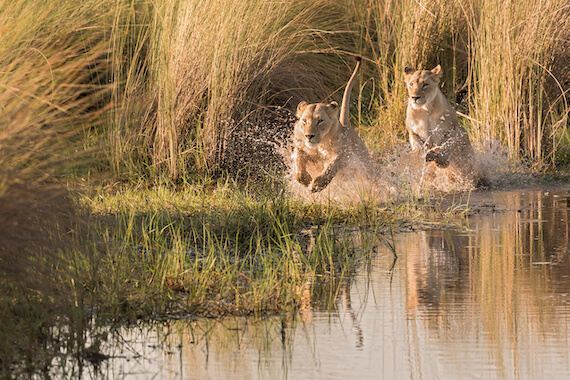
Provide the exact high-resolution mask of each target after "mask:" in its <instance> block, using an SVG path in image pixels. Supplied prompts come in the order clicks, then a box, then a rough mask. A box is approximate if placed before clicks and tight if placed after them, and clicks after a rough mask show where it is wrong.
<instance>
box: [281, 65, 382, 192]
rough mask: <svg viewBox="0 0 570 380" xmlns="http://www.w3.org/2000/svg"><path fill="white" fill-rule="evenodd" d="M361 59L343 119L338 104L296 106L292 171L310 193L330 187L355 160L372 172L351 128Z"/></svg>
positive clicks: (343, 107)
mask: <svg viewBox="0 0 570 380" xmlns="http://www.w3.org/2000/svg"><path fill="white" fill-rule="evenodd" d="M361 60H362V58H360V57H357V58H356V61H357V63H356V68H355V69H354V72H353V73H352V76H351V77H350V80H349V81H348V83H347V85H346V88H345V91H344V96H343V98H342V105H341V107H340V116H339V108H338V103H337V102H331V103H328V104H326V103H313V104H309V103H307V102H305V101H302V102H301V103H299V105H298V106H297V118H298V119H299V120H298V121H297V122H296V123H295V126H294V131H293V137H292V139H293V148H294V151H293V164H294V168H293V171H294V176H295V179H296V180H297V181H298V182H299V183H301V184H302V185H303V186H306V187H308V188H309V190H310V191H311V192H318V191H321V190H323V189H324V188H325V187H327V185H328V184H329V183H330V182H331V180H332V179H333V178H334V176H335V175H336V174H337V173H338V171H339V170H340V169H343V168H345V167H346V166H347V164H348V163H349V162H350V161H351V160H353V159H356V160H359V161H360V163H361V164H363V165H364V168H365V169H366V170H367V171H369V170H371V169H370V168H371V160H370V155H369V154H368V150H367V149H366V146H365V145H364V143H363V142H362V140H361V139H360V137H358V134H357V133H356V131H354V129H352V128H351V127H350V125H349V112H348V108H349V102H350V92H351V90H352V87H353V85H354V82H355V80H356V74H357V73H358V70H359V69H360V64H361ZM309 172H311V173H312V175H311V174H310V173H309Z"/></svg>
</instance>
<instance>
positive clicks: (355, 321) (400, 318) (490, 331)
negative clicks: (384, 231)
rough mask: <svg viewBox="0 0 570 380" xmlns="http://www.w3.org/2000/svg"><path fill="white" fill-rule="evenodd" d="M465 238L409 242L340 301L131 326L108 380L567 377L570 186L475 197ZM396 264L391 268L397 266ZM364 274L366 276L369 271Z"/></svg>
mask: <svg viewBox="0 0 570 380" xmlns="http://www.w3.org/2000/svg"><path fill="white" fill-rule="evenodd" d="M470 204H471V206H472V207H474V208H475V209H476V210H479V211H480V212H478V213H476V214H474V215H472V216H471V217H470V218H469V220H468V222H467V228H466V229H465V230H463V231H459V232H458V231H446V230H429V231H421V232H409V233H402V234H398V235H396V236H395V237H394V241H393V245H394V247H395V250H396V253H397V254H398V259H397V260H396V262H395V264H394V259H393V254H392V252H391V251H390V250H389V249H388V248H387V247H385V246H380V247H378V248H377V251H376V252H375V253H374V254H373V256H372V262H371V263H370V266H363V268H362V269H363V270H362V273H358V274H357V275H356V276H355V278H354V279H353V280H352V281H350V282H346V283H344V285H343V286H341V288H340V291H339V294H338V296H337V298H336V301H334V302H333V303H332V304H328V306H327V304H326V303H322V302H319V299H313V302H314V303H313V307H312V308H307V309H306V310H304V311H302V312H301V313H300V314H299V315H296V316H275V317H267V318H230V319H224V320H222V321H214V320H207V319H197V320H178V321H166V322H164V323H157V324H155V325H153V326H142V327H137V328H130V329H122V330H119V331H117V333H116V334H115V335H114V339H111V341H110V342H109V345H108V346H107V347H105V350H104V352H105V353H106V354H108V355H111V356H112V358H111V359H109V360H106V361H104V362H103V363H102V364H101V366H100V368H98V369H97V370H96V369H94V368H91V369H88V370H87V371H88V372H89V373H90V377H93V378H110V379H159V378H160V379H275V378H280V379H349V378H351V379H355V378H358V379H470V378H474V379H567V378H570V342H569V339H570V334H569V327H570V305H569V304H570V296H569V293H570V259H569V254H570V224H569V219H570V190H554V191H544V190H536V191H534V190H532V191H528V190H525V191H496V192H491V193H490V192H485V193H474V194H471V195H470ZM393 264H394V266H393V268H392V265H393ZM365 269H367V270H365Z"/></svg>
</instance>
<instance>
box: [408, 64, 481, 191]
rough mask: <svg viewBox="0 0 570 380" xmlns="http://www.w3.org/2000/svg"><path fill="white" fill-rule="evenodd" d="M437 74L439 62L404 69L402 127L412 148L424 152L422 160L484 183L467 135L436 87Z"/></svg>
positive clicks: (478, 182) (439, 78) (475, 181)
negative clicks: (405, 104)
mask: <svg viewBox="0 0 570 380" xmlns="http://www.w3.org/2000/svg"><path fill="white" fill-rule="evenodd" d="M441 75H442V72H441V66H440V65H437V66H436V67H435V68H434V69H432V70H418V71H416V70H414V69H412V68H409V67H406V68H405V69H404V77H405V81H406V85H407V89H408V108H407V112H406V128H407V130H408V132H409V135H410V144H411V145H412V149H413V150H414V151H419V152H421V153H423V154H425V160H426V162H431V161H433V162H435V164H436V165H437V166H438V167H440V168H449V170H452V171H454V172H455V173H457V174H458V175H459V176H460V177H462V178H463V179H465V180H468V181H471V182H472V183H473V184H474V185H476V186H478V185H482V184H485V182H486V180H485V178H484V175H483V173H482V172H481V170H480V169H479V168H478V167H477V164H476V160H475V155H474V152H473V148H472V146H471V142H470V141H469V135H468V134H467V131H466V130H465V129H464V128H463V127H462V126H461V125H459V121H458V119H457V113H456V112H455V109H454V108H453V107H452V106H451V104H450V103H449V101H448V100H447V98H446V97H445V95H444V94H443V92H441V90H440V88H439V84H440V81H441Z"/></svg>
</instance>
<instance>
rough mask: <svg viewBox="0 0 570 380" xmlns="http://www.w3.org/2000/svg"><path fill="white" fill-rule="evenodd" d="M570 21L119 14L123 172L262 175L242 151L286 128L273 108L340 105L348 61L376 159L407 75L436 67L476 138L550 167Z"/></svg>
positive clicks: (471, 12) (400, 131)
mask: <svg viewBox="0 0 570 380" xmlns="http://www.w3.org/2000/svg"><path fill="white" fill-rule="evenodd" d="M230 9H231V11H229V10H230ZM541 15H549V16H548V17H543V16H541ZM569 18H570V16H569V11H568V7H567V5H566V4H565V2H564V1H562V0H551V1H541V2H540V3H539V4H538V6H536V5H535V4H534V3H532V2H529V1H524V2H513V3H504V2H500V1H478V0H470V1H468V2H459V1H440V0H430V1H422V2H417V1H415V0H368V1H366V2H355V1H352V0H345V1H342V2H340V3H339V2H330V1H327V0H320V1H317V2H304V1H295V2H285V3H266V2H260V1H258V0H248V1H240V2H237V3H235V4H234V3H233V2H231V1H229V0H228V1H216V2H213V3H212V2H209V3H208V4H205V3H203V2H193V1H174V2H161V1H159V2H152V3H150V2H146V1H144V0H138V1H133V2H130V3H128V4H126V3H125V4H124V3H119V5H117V8H116V16H115V23H114V27H113V29H112V32H111V37H112V40H113V52H114V53H113V54H114V55H113V57H114V58H113V60H112V63H113V65H114V84H115V86H114V89H115V99H116V103H117V104H120V105H121V106H118V107H117V108H116V109H115V112H114V118H113V120H112V121H111V127H110V136H111V142H112V144H111V152H112V157H113V162H114V166H115V168H116V169H118V170H119V171H121V170H122V171H126V172H132V171H134V172H137V173H139V174H141V173H150V175H151V176H160V175H161V173H162V174H163V175H166V176H168V177H179V176H184V175H186V174H188V173H192V172H196V171H202V172H203V171H211V172H219V171H224V170H230V171H233V172H235V171H237V170H239V168H240V167H243V166H247V165H252V164H253V165H254V164H255V163H254V162H252V161H253V160H250V161H248V160H247V158H248V157H247V156H248V155H251V151H249V152H248V151H247V150H244V149H243V146H241V145H243V144H246V145H248V144H251V145H255V148H259V147H258V146H257V145H256V144H258V143H259V142H256V141H255V138H250V139H249V140H248V139H247V138H245V140H244V137H243V136H244V134H245V135H248V133H249V134H250V136H249V137H251V135H254V134H259V133H260V130H261V131H263V132H262V139H265V140H267V139H269V140H271V138H272V137H273V135H277V134H280V133H281V132H282V130H283V129H285V130H286V131H288V130H290V127H291V125H290V124H287V123H280V124H279V123H277V124H275V123H271V122H269V121H268V120H271V118H270V119H267V118H266V117H264V116H266V115H267V111H268V110H270V109H272V108H273V107H281V106H284V107H286V108H287V109H289V110H293V109H294V108H295V106H296V104H297V102H298V101H299V100H301V99H305V100H309V101H318V100H325V99H327V98H330V97H331V96H332V97H333V98H335V97H336V98H339V97H340V91H338V90H339V89H341V88H342V85H343V83H344V82H345V81H346V77H347V74H348V73H349V72H350V65H347V64H345V63H343V62H342V60H345V61H346V60H347V58H349V56H350V55H351V54H361V55H364V57H365V58H366V59H367V60H368V62H369V64H368V65H367V68H366V70H365V71H364V74H363V76H362V79H364V82H363V87H362V88H361V92H360V97H359V99H358V101H359V102H358V114H359V116H360V118H359V120H360V121H361V122H363V123H364V124H365V125H369V126H370V127H369V128H368V129H369V131H367V132H368V133H369V134H370V135H371V136H372V137H375V138H376V140H378V138H380V139H381V140H382V143H381V144H379V147H380V149H385V148H387V147H391V146H394V145H396V144H399V143H400V141H401V140H402V138H403V137H404V136H405V131H404V128H403V119H404V113H405V98H406V94H405V88H404V84H403V80H402V74H401V73H402V69H403V67H405V66H406V65H411V66H415V67H417V68H431V67H433V66H435V65H436V64H438V63H441V64H442V65H443V67H444V69H445V81H444V89H445V91H446V93H447V94H448V96H449V98H450V100H452V102H454V101H455V100H456V95H457V98H458V99H459V98H463V99H464V100H463V103H461V104H460V108H461V111H462V112H463V113H464V114H466V115H467V118H465V119H464V123H465V124H466V125H467V126H469V127H470V128H469V129H470V133H471V135H472V137H473V138H474V139H476V140H480V141H488V140H498V141H499V142H500V143H502V144H503V145H504V146H505V147H506V148H507V149H508V151H509V152H510V155H511V156H512V157H513V158H517V159H520V158H528V159H529V160H531V162H532V163H533V164H538V166H544V164H551V163H553V159H554V157H555V155H554V153H555V151H556V149H557V148H559V147H560V145H561V144H563V141H564V140H563V139H562V137H563V135H564V133H565V130H566V127H567V114H568V104H567V101H566V98H567V90H568V82H565V79H564V78H560V76H561V75H563V73H564V69H563V67H562V66H563V63H562V62H564V59H562V60H561V59H557V57H564V56H566V55H567V52H566V51H565V50H564V46H565V45H564V44H563V41H564V40H565V39H567V38H568V33H569V32H568V28H567V25H568V20H569ZM339 58H340V59H339ZM348 62H349V60H348ZM260 124H261V125H260ZM268 129H269V131H268ZM285 135H286V134H285ZM280 136H283V134H282V133H281V134H280ZM378 136H380V137H378ZM261 144H263V143H261ZM562 148H564V147H563V146H562ZM244 152H246V154H245V156H246V157H244Z"/></svg>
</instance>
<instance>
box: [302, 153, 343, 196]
mask: <svg viewBox="0 0 570 380" xmlns="http://www.w3.org/2000/svg"><path fill="white" fill-rule="evenodd" d="M340 161H341V159H340V157H337V158H335V159H334V160H333V161H332V162H331V163H330V164H329V165H327V166H326V167H325V170H324V171H323V174H321V175H319V176H317V177H316V178H315V179H314V180H313V183H311V186H310V187H309V190H311V192H313V193H317V192H319V191H321V190H322V189H324V188H325V187H327V186H328V184H329V183H330V182H331V181H332V179H333V178H334V176H335V175H336V173H337V172H338V169H339V168H340V164H341V162H340Z"/></svg>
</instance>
